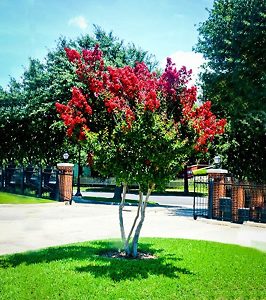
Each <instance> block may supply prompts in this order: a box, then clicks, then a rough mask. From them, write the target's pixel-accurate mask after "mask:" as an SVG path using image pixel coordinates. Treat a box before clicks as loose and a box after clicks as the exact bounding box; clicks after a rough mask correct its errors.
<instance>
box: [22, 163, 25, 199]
mask: <svg viewBox="0 0 266 300" xmlns="http://www.w3.org/2000/svg"><path fill="white" fill-rule="evenodd" d="M21 177H22V178H21V193H22V195H23V194H24V190H25V185H24V178H25V170H24V166H22V172H21Z"/></svg>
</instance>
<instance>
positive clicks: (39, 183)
mask: <svg viewBox="0 0 266 300" xmlns="http://www.w3.org/2000/svg"><path fill="white" fill-rule="evenodd" d="M37 189H38V190H37V193H38V197H40V198H41V197H42V167H39V170H38V188H37Z"/></svg>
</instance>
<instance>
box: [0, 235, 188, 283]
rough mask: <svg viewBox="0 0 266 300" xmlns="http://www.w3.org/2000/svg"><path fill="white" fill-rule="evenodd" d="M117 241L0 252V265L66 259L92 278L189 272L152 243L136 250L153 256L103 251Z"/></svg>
mask: <svg viewBox="0 0 266 300" xmlns="http://www.w3.org/2000/svg"><path fill="white" fill-rule="evenodd" d="M119 244H120V243H118V242H114V241H94V242H88V243H82V244H74V245H69V246H62V247H52V248H46V249H43V250H40V251H32V252H25V253H17V254H14V255H7V256H2V257H0V268H2V269H7V268H15V267H18V266H20V265H22V264H23V265H32V264H46V263H50V262H64V263H65V262H67V261H70V262H71V264H69V270H70V271H75V272H78V273H84V272H85V273H89V274H91V275H92V276H94V277H95V278H96V277H109V278H110V279H111V280H113V281H122V280H128V279H145V278H148V277H149V276H152V275H155V276H160V275H162V276H165V277H169V278H179V276H180V274H186V275H193V273H192V272H191V271H189V270H188V269H186V268H182V267H179V266H178V262H180V261H181V260H182V259H181V258H179V257H177V256H176V255H175V254H170V253H169V254H167V253H164V250H162V249H154V248H153V247H152V244H144V243H141V244H140V251H141V252H145V253H150V254H152V255H154V256H155V258H153V259H121V258H112V257H108V256H106V255H105V254H106V253H108V252H110V251H113V252H114V251H117V250H118V249H119ZM75 261H77V264H75Z"/></svg>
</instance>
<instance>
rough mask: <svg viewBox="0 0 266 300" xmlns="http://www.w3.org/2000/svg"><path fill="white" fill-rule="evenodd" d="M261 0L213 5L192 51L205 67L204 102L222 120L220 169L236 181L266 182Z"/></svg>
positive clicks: (265, 23) (264, 8)
mask: <svg viewBox="0 0 266 300" xmlns="http://www.w3.org/2000/svg"><path fill="white" fill-rule="evenodd" d="M265 12H266V1H265V0H263V1H261V0H215V1H214V4H213V8H212V9H211V10H210V11H209V17H208V19H207V20H206V21H205V22H203V23H202V24H200V26H199V40H198V43H197V45H196V47H195V50H196V51H197V52H200V53H202V54H203V56H204V58H205V59H206V63H205V65H204V66H203V72H202V74H201V84H202V90H203V100H204V101H206V100H207V99H212V103H213V111H214V113H215V114H216V115H217V116H219V117H226V118H227V120H228V127H227V128H228V130H227V132H226V134H225V135H224V136H222V137H221V139H219V147H220V153H221V154H222V155H223V158H224V161H223V163H224V165H225V166H226V167H227V168H228V169H229V170H230V171H231V172H233V173H234V174H235V175H237V176H238V177H239V178H240V179H249V180H254V181H256V182H265V180H266V171H265V170H266V165H265V164H266V160H265V152H266V138H265V137H266V127H265V124H266V97H265V96H266V73H265V72H266V56H265V51H266V13H265Z"/></svg>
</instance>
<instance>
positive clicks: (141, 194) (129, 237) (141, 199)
mask: <svg viewBox="0 0 266 300" xmlns="http://www.w3.org/2000/svg"><path fill="white" fill-rule="evenodd" d="M142 204H143V193H142V192H141V191H139V204H138V210H137V215H136V217H135V219H134V222H133V225H132V227H131V230H130V232H129V234H128V237H127V240H126V247H127V249H129V248H130V247H129V242H130V239H131V235H132V233H133V231H134V229H135V226H136V223H137V220H138V218H139V213H140V209H141V206H142Z"/></svg>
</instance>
